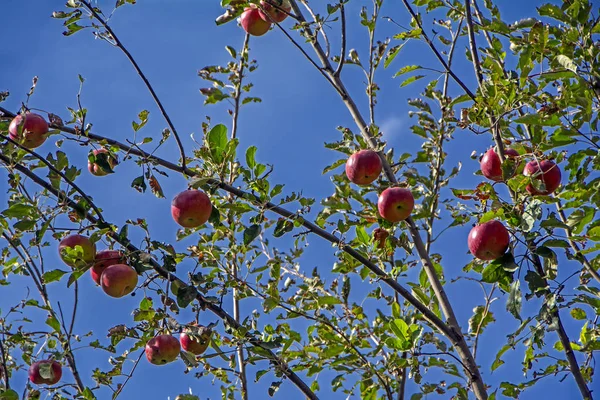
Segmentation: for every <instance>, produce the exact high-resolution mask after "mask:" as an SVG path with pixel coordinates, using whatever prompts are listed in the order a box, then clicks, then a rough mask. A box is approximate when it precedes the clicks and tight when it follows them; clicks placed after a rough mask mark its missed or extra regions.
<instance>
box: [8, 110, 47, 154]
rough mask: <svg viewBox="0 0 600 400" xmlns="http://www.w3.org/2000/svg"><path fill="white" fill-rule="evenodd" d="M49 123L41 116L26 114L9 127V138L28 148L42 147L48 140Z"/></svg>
mask: <svg viewBox="0 0 600 400" xmlns="http://www.w3.org/2000/svg"><path fill="white" fill-rule="evenodd" d="M47 133H48V123H47V122H46V120H45V119H44V117H42V116H41V115H39V114H34V113H30V112H28V113H26V114H25V117H24V118H23V115H17V116H16V117H15V118H13V120H12V121H11V122H10V125H9V126H8V135H9V137H10V138H11V139H12V140H14V141H16V142H19V143H20V144H22V145H23V146H25V147H27V148H28V149H35V148H36V147H40V146H41V145H42V144H44V142H45V141H46V139H47V136H46V134H47Z"/></svg>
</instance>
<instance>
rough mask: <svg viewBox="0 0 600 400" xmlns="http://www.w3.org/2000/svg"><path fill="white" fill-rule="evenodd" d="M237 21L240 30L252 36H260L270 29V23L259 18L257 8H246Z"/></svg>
mask: <svg viewBox="0 0 600 400" xmlns="http://www.w3.org/2000/svg"><path fill="white" fill-rule="evenodd" d="M239 21H240V24H241V25H242V28H244V30H245V31H246V32H248V33H249V34H251V35H252V36H262V35H264V34H265V33H267V32H268V31H269V28H271V23H270V22H269V21H265V20H264V19H262V18H261V17H260V13H259V11H258V9H257V8H251V7H249V8H246V10H244V12H243V13H242V15H240V19H239Z"/></svg>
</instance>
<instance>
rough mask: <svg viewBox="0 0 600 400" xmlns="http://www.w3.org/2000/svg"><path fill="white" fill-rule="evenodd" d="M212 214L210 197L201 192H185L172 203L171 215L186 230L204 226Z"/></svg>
mask: <svg viewBox="0 0 600 400" xmlns="http://www.w3.org/2000/svg"><path fill="white" fill-rule="evenodd" d="M211 212H212V204H211V203H210V199H209V198H208V195H207V194H206V193H204V192H203V191H201V190H185V191H183V192H181V193H179V194H178V195H177V196H175V198H173V201H172V202H171V215H172V216H173V219H174V220H175V222H177V223H178V224H179V225H181V226H183V227H184V228H197V227H199V226H201V225H204V224H205V223H206V221H208V218H209V217H210V214H211Z"/></svg>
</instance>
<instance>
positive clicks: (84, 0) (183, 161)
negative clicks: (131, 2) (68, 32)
mask: <svg viewBox="0 0 600 400" xmlns="http://www.w3.org/2000/svg"><path fill="white" fill-rule="evenodd" d="M79 1H80V2H81V4H83V5H84V6H85V7H86V8H87V9H88V10H89V11H90V12H91V13H92V15H93V16H94V18H96V19H97V20H98V22H100V24H101V25H102V26H103V27H104V29H106V31H107V32H108V33H109V34H110V36H111V37H112V38H113V40H114V41H115V43H114V44H115V46H117V47H118V48H119V49H121V51H122V52H123V53H124V54H125V56H126V57H127V59H128V60H129V62H130V63H131V65H133V68H134V69H135V71H136V72H137V74H138V75H139V76H140V78H142V81H144V84H145V85H146V87H147V88H148V90H149V91H150V95H151V96H152V98H153V99H154V102H155V103H156V105H157V106H158V108H159V110H160V112H161V114H162V116H163V118H164V119H165V121H167V125H169V129H171V132H173V136H174V137H175V141H176V142H177V147H179V153H180V154H181V166H182V168H186V165H187V164H186V157H185V151H184V149H183V143H182V142H181V138H180V137H179V134H178V133H177V129H175V125H173V123H172V122H171V118H170V117H169V114H167V111H166V110H165V108H164V106H163V104H162V102H161V101H160V99H159V98H158V96H157V95H156V92H155V91H154V88H153V87H152V85H151V84H150V81H149V80H148V78H146V75H144V73H143V72H142V70H141V68H140V67H139V65H138V64H137V62H136V61H135V59H134V58H133V56H132V55H131V53H129V51H128V50H127V48H126V47H125V46H124V45H123V43H122V42H121V41H120V40H119V38H118V37H117V35H116V34H115V33H114V32H113V30H112V29H111V27H110V26H109V25H108V23H107V22H106V21H105V20H104V18H102V16H100V15H99V14H98V12H97V11H96V9H95V8H94V7H92V5H91V4H90V3H89V1H87V0H79Z"/></svg>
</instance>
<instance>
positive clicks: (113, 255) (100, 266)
mask: <svg viewBox="0 0 600 400" xmlns="http://www.w3.org/2000/svg"><path fill="white" fill-rule="evenodd" d="M95 261H96V263H95V264H94V266H93V267H92V268H90V275H92V279H93V280H94V282H96V283H97V284H98V285H100V277H101V276H102V272H104V270H105V269H106V268H108V267H110V266H111V265H115V264H123V262H124V261H125V254H123V252H122V251H120V250H108V249H106V250H100V251H99V252H97V253H96V260H95Z"/></svg>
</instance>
